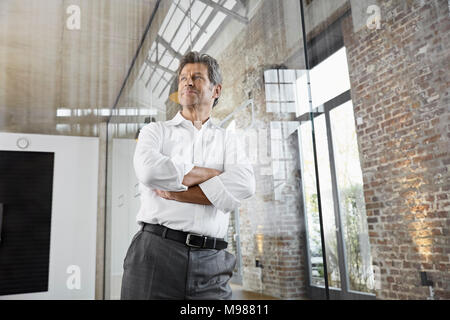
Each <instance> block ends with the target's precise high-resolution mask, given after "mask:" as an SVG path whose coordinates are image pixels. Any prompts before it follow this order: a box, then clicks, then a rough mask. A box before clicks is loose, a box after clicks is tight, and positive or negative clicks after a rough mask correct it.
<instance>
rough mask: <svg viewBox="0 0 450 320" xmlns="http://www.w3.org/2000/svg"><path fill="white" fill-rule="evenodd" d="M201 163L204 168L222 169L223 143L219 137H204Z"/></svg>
mask: <svg viewBox="0 0 450 320" xmlns="http://www.w3.org/2000/svg"><path fill="white" fill-rule="evenodd" d="M203 146H204V147H203V156H204V157H203V164H204V167H206V168H212V169H216V170H220V171H223V170H224V163H223V161H224V158H225V157H224V152H225V149H224V144H223V141H222V139H221V138H218V137H214V138H209V139H206V140H205V141H204V143H203Z"/></svg>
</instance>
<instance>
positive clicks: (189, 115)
mask: <svg viewBox="0 0 450 320" xmlns="http://www.w3.org/2000/svg"><path fill="white" fill-rule="evenodd" d="M181 115H182V116H183V117H184V118H185V119H186V120H190V121H192V124H193V125H194V126H195V125H196V124H199V123H201V124H202V125H203V124H204V123H205V122H206V121H207V120H208V119H209V117H210V116H211V111H208V110H199V109H197V108H193V107H183V109H182V110H181Z"/></svg>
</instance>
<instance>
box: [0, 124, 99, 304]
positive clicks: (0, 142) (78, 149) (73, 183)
mask: <svg viewBox="0 0 450 320" xmlns="http://www.w3.org/2000/svg"><path fill="white" fill-rule="evenodd" d="M22 137H24V138H26V139H27V140H28V141H29V146H28V148H26V149H25V150H22V149H20V148H18V147H17V145H16V142H17V140H18V139H19V138H22ZM98 146H99V141H98V138H86V137H67V136H51V135H37V134H17V133H1V132H0V150H9V151H37V152H54V153H55V161H54V176H53V200H52V218H51V238H50V265H49V284H48V291H47V292H40V293H29V294H16V295H7V296H0V299H94V297H95V254H96V221H97V182H98V181H97V180H98V179H97V177H98ZM70 266H76V269H75V270H79V271H80V272H79V273H77V271H72V272H71V273H68V272H67V270H68V268H69V267H70ZM78 275H79V280H80V282H79V284H80V286H79V289H78V288H76V287H73V286H72V288H69V286H68V285H67V283H68V282H69V283H71V284H74V283H76V282H72V281H70V280H74V277H75V276H78ZM68 280H69V281H68Z"/></svg>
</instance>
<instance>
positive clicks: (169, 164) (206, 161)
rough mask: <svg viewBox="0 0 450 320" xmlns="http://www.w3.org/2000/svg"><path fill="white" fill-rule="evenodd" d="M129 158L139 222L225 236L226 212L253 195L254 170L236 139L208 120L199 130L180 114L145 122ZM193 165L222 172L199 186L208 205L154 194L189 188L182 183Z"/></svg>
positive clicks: (226, 226) (213, 235)
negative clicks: (137, 195)
mask: <svg viewBox="0 0 450 320" xmlns="http://www.w3.org/2000/svg"><path fill="white" fill-rule="evenodd" d="M133 162H134V168H135V172H136V176H137V179H138V181H139V190H140V193H141V207H140V210H139V213H138V215H137V219H136V220H137V221H138V223H141V222H146V223H154V224H161V225H164V226H166V227H168V228H171V229H175V230H182V231H187V232H191V233H197V234H202V235H206V236H210V237H217V238H224V237H225V236H226V233H227V230H228V220H229V212H230V211H233V210H235V209H236V208H238V207H239V206H240V203H241V200H244V199H247V198H249V197H251V196H252V195H253V194H254V193H255V177H254V173H253V168H252V166H251V164H250V162H249V160H248V159H247V157H246V155H245V152H244V150H243V148H242V145H241V143H240V141H239V140H238V139H237V137H236V136H235V135H234V134H231V133H230V132H228V131H226V130H225V129H223V128H219V127H218V126H216V125H215V124H213V123H212V122H211V119H208V120H207V121H206V122H205V123H204V124H203V126H202V128H201V129H200V130H198V129H197V128H196V127H194V125H193V124H192V122H191V121H189V120H186V119H185V118H184V117H183V116H182V115H181V113H180V112H178V113H177V115H176V116H175V117H174V118H173V119H172V120H169V121H160V122H152V123H149V124H148V125H146V126H144V127H143V128H142V129H141V132H140V134H139V138H138V142H137V146H136V151H135V154H134V160H133ZM194 166H197V167H206V168H213V169H217V170H220V171H222V172H223V173H222V174H220V175H218V176H216V177H214V178H212V179H209V180H207V181H205V182H203V183H201V184H199V187H200V188H201V189H202V191H203V193H204V194H205V195H206V197H207V198H208V200H209V201H210V202H211V203H212V205H201V204H194V203H186V202H179V201H175V200H167V199H164V198H161V197H160V196H158V195H157V194H156V193H155V191H154V189H160V190H166V191H185V190H187V186H185V185H183V184H182V181H183V178H184V176H185V175H186V174H188V173H189V171H191V170H192V168H193V167H194Z"/></svg>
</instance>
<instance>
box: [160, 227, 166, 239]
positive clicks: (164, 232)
mask: <svg viewBox="0 0 450 320" xmlns="http://www.w3.org/2000/svg"><path fill="white" fill-rule="evenodd" d="M166 234H167V228H166V227H164V230H163V233H162V235H161V237H163V239H165V238H166Z"/></svg>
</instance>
